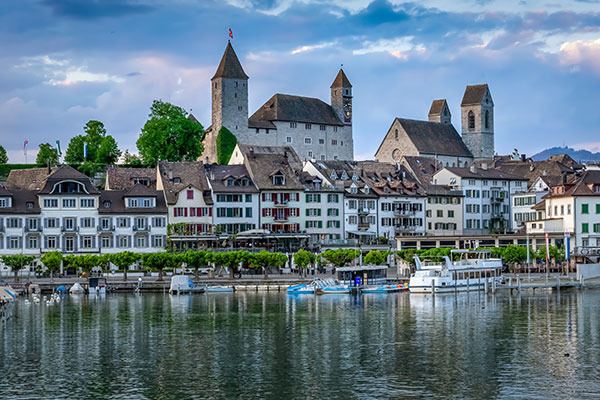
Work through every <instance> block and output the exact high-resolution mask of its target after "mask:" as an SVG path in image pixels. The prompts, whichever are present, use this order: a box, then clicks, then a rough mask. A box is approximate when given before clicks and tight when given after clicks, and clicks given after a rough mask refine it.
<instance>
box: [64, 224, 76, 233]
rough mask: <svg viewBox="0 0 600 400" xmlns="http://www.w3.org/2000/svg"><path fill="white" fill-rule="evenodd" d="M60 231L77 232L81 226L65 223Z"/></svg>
mask: <svg viewBox="0 0 600 400" xmlns="http://www.w3.org/2000/svg"><path fill="white" fill-rule="evenodd" d="M60 231H61V232H66V233H69V232H71V233H75V232H79V227H78V226H75V227H66V226H64V225H63V226H62V227H61V228H60Z"/></svg>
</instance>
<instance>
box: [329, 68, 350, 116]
mask: <svg viewBox="0 0 600 400" xmlns="http://www.w3.org/2000/svg"><path fill="white" fill-rule="evenodd" d="M331 107H333V109H334V111H335V112H336V114H337V116H338V118H339V119H340V121H342V123H343V124H344V125H346V126H349V127H351V126H352V85H351V84H350V81H349V80H348V77H347V76H346V74H345V73H344V70H343V69H341V68H340V71H339V72H338V74H337V76H336V77H335V79H334V80H333V83H332V84H331Z"/></svg>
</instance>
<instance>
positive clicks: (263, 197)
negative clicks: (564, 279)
mask: <svg viewBox="0 0 600 400" xmlns="http://www.w3.org/2000/svg"><path fill="white" fill-rule="evenodd" d="M266 199H267V195H266V194H265V193H263V194H262V201H267V200H266Z"/></svg>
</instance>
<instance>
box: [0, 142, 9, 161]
mask: <svg viewBox="0 0 600 400" xmlns="http://www.w3.org/2000/svg"><path fill="white" fill-rule="evenodd" d="M7 162H8V156H7V155H6V149H5V148H4V146H0V164H6V163H7Z"/></svg>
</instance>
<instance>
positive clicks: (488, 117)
mask: <svg viewBox="0 0 600 400" xmlns="http://www.w3.org/2000/svg"><path fill="white" fill-rule="evenodd" d="M486 102H487V99H486ZM484 119H485V122H484V124H485V129H488V128H489V127H490V123H489V119H490V112H489V111H488V110H485V118H484Z"/></svg>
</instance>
